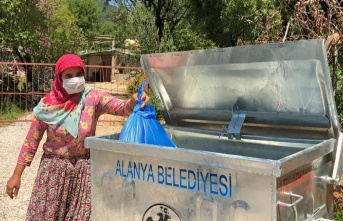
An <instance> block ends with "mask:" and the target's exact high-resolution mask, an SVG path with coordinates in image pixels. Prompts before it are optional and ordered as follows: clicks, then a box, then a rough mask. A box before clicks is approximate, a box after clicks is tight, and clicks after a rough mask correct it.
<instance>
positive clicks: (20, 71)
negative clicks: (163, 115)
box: [0, 62, 142, 126]
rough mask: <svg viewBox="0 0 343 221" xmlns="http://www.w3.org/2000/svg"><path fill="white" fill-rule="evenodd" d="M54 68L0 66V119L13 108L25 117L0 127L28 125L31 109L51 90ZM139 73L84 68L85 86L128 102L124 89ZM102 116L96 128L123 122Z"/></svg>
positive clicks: (136, 69) (114, 68) (135, 69)
mask: <svg viewBox="0 0 343 221" xmlns="http://www.w3.org/2000/svg"><path fill="white" fill-rule="evenodd" d="M54 65H55V64H42V63H15V62H0V116H2V115H3V113H5V110H6V109H8V108H9V107H10V106H13V105H16V106H17V107H18V108H20V109H21V110H24V112H25V113H27V114H24V115H23V116H22V117H21V118H20V119H14V120H9V119H1V118H0V126H1V123H10V122H30V121H31V115H30V113H31V112H32V108H33V107H34V106H35V105H36V104H38V102H39V101H40V99H41V98H42V97H43V96H44V95H45V94H47V93H48V92H49V91H50V90H51V86H52V82H53V80H54V78H55V74H54ZM140 73H142V70H141V68H140V67H120V66H97V65H86V74H85V79H86V84H87V85H89V86H91V87H93V88H95V89H97V90H100V91H105V92H108V93H110V94H112V95H115V96H117V97H119V98H123V99H126V98H128V93H127V85H128V84H129V82H130V81H132V80H133V78H134V77H136V76H137V75H139V74H140ZM124 120H125V119H124V118H120V117H113V116H110V115H103V116H101V118H100V119H99V121H98V122H99V124H106V123H115V122H118V121H124Z"/></svg>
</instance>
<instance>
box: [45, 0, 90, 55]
mask: <svg viewBox="0 0 343 221" xmlns="http://www.w3.org/2000/svg"><path fill="white" fill-rule="evenodd" d="M51 2H52V3H53V4H54V5H55V11H54V12H53V13H52V15H51V17H50V19H49V20H48V27H49V29H48V35H47V38H48V39H49V46H48V47H47V60H50V61H55V60H57V58H58V57H60V56H61V55H63V54H65V53H77V52H78V51H79V50H80V49H81V48H82V47H84V46H85V42H86V41H85V37H84V36H83V34H82V31H81V29H80V28H79V27H78V26H77V23H76V22H77V20H76V18H75V17H74V15H73V13H72V12H71V11H70V10H69V8H68V4H67V2H66V0H51Z"/></svg>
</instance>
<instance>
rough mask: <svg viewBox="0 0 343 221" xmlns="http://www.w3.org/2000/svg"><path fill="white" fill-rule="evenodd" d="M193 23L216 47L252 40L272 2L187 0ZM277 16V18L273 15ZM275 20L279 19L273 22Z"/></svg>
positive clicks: (247, 42) (261, 0)
mask: <svg viewBox="0 0 343 221" xmlns="http://www.w3.org/2000/svg"><path fill="white" fill-rule="evenodd" d="M190 2H191V4H190V13H191V15H192V16H193V19H192V21H193V23H192V25H193V26H194V27H195V29H196V30H198V31H199V32H200V33H201V34H203V35H205V36H206V37H207V38H208V39H210V40H212V41H214V42H215V43H216V44H217V45H218V46H219V47H229V46H236V45H238V44H249V43H253V42H254V40H255V39H256V38H257V36H258V35H259V32H260V31H261V30H259V29H258V28H257V27H258V24H261V23H262V24H263V23H264V22H265V21H266V19H267V15H268V14H269V11H270V10H272V9H273V8H274V3H273V1H272V0H271V1H263V0H216V1H213V0H190ZM276 18H277V17H276ZM276 22H278V21H276Z"/></svg>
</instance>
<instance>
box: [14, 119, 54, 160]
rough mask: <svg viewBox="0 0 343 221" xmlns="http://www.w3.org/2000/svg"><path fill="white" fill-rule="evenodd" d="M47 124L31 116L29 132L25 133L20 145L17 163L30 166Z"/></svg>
mask: <svg viewBox="0 0 343 221" xmlns="http://www.w3.org/2000/svg"><path fill="white" fill-rule="evenodd" d="M46 129H47V124H46V123H44V122H43V121H40V120H38V118H37V117H36V116H33V118H32V122H31V126H30V129H29V132H28V133H27V135H26V138H25V140H24V144H23V145H22V147H21V150H20V153H19V157H18V164H22V165H25V166H30V165H31V162H32V160H33V158H34V156H35V154H36V152H37V149H38V146H39V143H40V141H41V139H42V137H43V134H44V132H45V130H46Z"/></svg>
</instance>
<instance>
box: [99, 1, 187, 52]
mask: <svg viewBox="0 0 343 221" xmlns="http://www.w3.org/2000/svg"><path fill="white" fill-rule="evenodd" d="M105 1H106V2H107V3H109V2H111V3H112V4H114V5H117V6H118V7H120V6H124V7H126V9H127V11H128V12H132V11H133V10H135V8H136V7H137V4H143V5H144V6H145V8H146V9H147V10H148V11H149V12H150V13H152V15H153V18H154V25H155V27H156V29H157V39H156V40H157V43H158V45H159V44H160V42H161V40H162V38H163V35H164V33H166V31H167V32H168V33H171V34H172V33H173V32H174V30H175V28H176V26H177V25H178V24H179V22H180V21H181V20H182V19H183V18H184V17H185V16H186V15H187V13H188V9H189V1H188V0H112V1H110V0H105ZM141 9H142V7H141ZM166 27H167V29H168V30H166ZM158 47H159V46H158Z"/></svg>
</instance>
